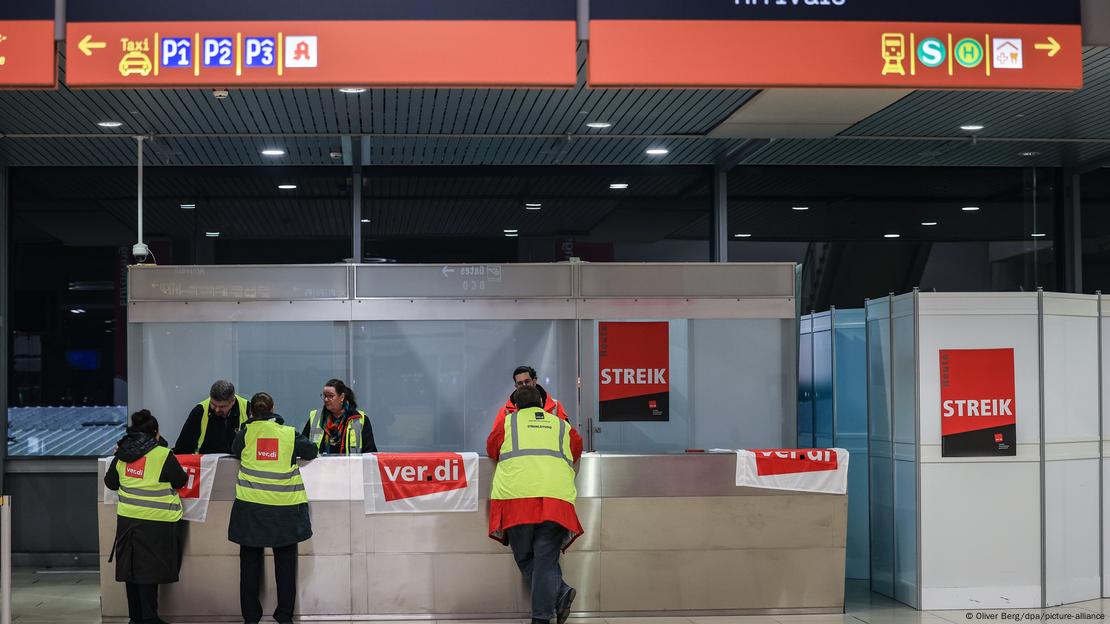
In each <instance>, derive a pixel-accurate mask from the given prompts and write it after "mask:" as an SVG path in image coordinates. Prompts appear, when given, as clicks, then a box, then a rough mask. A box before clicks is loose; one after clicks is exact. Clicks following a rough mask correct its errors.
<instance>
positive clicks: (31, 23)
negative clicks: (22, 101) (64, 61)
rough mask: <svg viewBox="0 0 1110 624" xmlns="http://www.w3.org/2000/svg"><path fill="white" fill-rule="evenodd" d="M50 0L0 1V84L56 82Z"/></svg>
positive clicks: (27, 85) (51, 84)
mask: <svg viewBox="0 0 1110 624" xmlns="http://www.w3.org/2000/svg"><path fill="white" fill-rule="evenodd" d="M57 67H58V63H57V58H56V57H55V53H54V2H53V0H18V1H12V2H0V88H35V87H39V88H53V87H55V86H56V85H57V80H58V76H57V73H58V72H57Z"/></svg>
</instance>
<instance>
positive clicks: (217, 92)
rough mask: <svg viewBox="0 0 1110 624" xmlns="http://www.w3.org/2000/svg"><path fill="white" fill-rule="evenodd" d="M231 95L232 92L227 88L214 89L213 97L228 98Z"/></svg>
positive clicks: (218, 98)
mask: <svg viewBox="0 0 1110 624" xmlns="http://www.w3.org/2000/svg"><path fill="white" fill-rule="evenodd" d="M229 95H231V93H230V92H229V91H228V90H227V89H213V90H212V97H214V98H216V99H217V100H226V99H227V96H229Z"/></svg>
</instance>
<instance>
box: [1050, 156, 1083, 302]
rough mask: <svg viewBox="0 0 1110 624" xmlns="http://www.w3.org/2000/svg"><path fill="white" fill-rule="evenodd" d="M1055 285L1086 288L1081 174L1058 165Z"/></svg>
mask: <svg viewBox="0 0 1110 624" xmlns="http://www.w3.org/2000/svg"><path fill="white" fill-rule="evenodd" d="M1054 186H1055V189H1056V194H1055V202H1054V203H1055V211H1054V212H1055V222H1056V224H1055V225H1056V236H1055V241H1054V243H1055V245H1054V248H1055V250H1056V287H1057V288H1058V289H1059V290H1060V291H1061V292H1069V293H1081V292H1083V231H1082V218H1081V215H1082V213H1081V210H1082V201H1081V198H1080V194H1079V189H1080V186H1079V174H1077V173H1076V172H1075V171H1072V170H1069V169H1058V170H1057V171H1056V180H1055V185H1054Z"/></svg>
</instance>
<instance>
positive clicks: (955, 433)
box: [940, 349, 1017, 457]
mask: <svg viewBox="0 0 1110 624" xmlns="http://www.w3.org/2000/svg"><path fill="white" fill-rule="evenodd" d="M940 422H941V455H942V456H943V457H996V456H1013V455H1016V454H1017V402H1016V398H1015V393H1014V350H1013V349H942V350H941V352H940Z"/></svg>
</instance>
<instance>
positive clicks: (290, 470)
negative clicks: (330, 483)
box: [235, 420, 308, 506]
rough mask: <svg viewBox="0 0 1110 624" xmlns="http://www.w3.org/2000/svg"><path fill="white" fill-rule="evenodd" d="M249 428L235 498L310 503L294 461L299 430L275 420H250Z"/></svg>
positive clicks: (266, 502)
mask: <svg viewBox="0 0 1110 624" xmlns="http://www.w3.org/2000/svg"><path fill="white" fill-rule="evenodd" d="M246 430H247V433H246V447H245V448H244V449H243V454H242V456H241V457H240V459H239V479H238V480H237V481H236V483H235V498H236V499H237V500H241V501H247V502H249V503H258V504H260V505H274V506H289V505H300V504H301V503H307V502H308V494H307V493H306V492H305V489H304V481H303V480H302V479H301V470H300V468H298V467H297V465H296V464H294V463H293V451H294V448H293V444H294V441H295V440H296V438H297V430H296V429H294V428H292V427H288V426H286V425H279V424H277V423H276V422H274V421H272V420H258V421H255V422H252V423H249V424H247V429H246Z"/></svg>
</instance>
